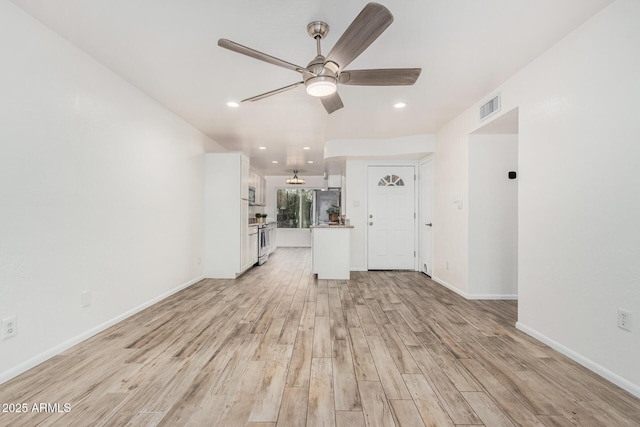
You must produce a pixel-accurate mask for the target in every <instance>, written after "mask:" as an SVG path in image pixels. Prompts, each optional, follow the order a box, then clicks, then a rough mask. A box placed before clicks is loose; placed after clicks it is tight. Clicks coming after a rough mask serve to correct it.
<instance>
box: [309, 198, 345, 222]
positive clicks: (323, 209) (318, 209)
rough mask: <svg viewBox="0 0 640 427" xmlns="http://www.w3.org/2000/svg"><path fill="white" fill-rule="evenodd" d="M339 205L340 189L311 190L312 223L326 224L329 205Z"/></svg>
mask: <svg viewBox="0 0 640 427" xmlns="http://www.w3.org/2000/svg"><path fill="white" fill-rule="evenodd" d="M333 205H335V206H340V190H314V192H313V212H312V213H313V223H314V224H327V223H328V222H329V214H328V213H327V209H329V208H330V207H331V206H333Z"/></svg>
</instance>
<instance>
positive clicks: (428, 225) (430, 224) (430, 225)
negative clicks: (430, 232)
mask: <svg viewBox="0 0 640 427" xmlns="http://www.w3.org/2000/svg"><path fill="white" fill-rule="evenodd" d="M425 225H426V226H427V227H432V226H433V224H432V223H429V224H425Z"/></svg>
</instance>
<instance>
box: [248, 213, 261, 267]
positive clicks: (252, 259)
mask: <svg viewBox="0 0 640 427" xmlns="http://www.w3.org/2000/svg"><path fill="white" fill-rule="evenodd" d="M247 236H248V239H247V240H248V242H247V245H248V246H247V248H248V254H247V259H248V263H249V267H251V266H253V265H255V264H256V263H257V262H258V245H259V242H258V225H257V224H255V225H251V226H249V233H248V235H247Z"/></svg>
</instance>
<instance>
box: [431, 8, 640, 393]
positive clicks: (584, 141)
mask: <svg viewBox="0 0 640 427" xmlns="http://www.w3.org/2000/svg"><path fill="white" fill-rule="evenodd" d="M638 22H640V2H638V1H635V0H618V1H616V2H614V3H613V4H612V5H611V6H609V7H607V8H606V9H604V10H603V11H602V12H600V13H599V14H597V15H596V16H594V17H593V18H592V19H591V20H589V21H587V22H586V23H585V24H584V25H583V26H581V27H580V28H578V29H577V30H576V31H574V32H573V33H571V34H570V35H569V36H567V37H566V38H565V39H563V40H562V41H561V42H559V43H558V44H557V45H555V46H554V47H552V48H551V49H549V50H548V51H547V52H545V53H544V54H543V55H541V56H540V57H539V58H538V59H536V60H535V61H534V62H532V63H531V64H530V65H528V66H527V67H525V68H524V69H523V70H521V71H520V72H519V73H517V74H516V75H515V76H514V77H512V78H511V79H510V80H509V81H507V82H505V84H503V85H502V86H501V87H499V88H497V89H496V93H497V92H500V93H501V95H502V112H505V111H510V110H512V109H513V108H519V146H518V170H519V177H518V202H519V206H518V212H519V214H518V295H519V304H518V308H519V322H518V325H519V327H520V328H522V329H523V330H526V331H527V332H529V333H530V334H532V335H535V336H537V337H538V338H540V339H542V340H544V341H546V342H548V343H550V344H552V345H554V346H555V347H556V348H557V349H559V350H561V351H563V352H564V353H565V354H568V355H570V356H571V357H573V358H574V359H576V360H578V361H579V362H581V363H583V364H585V365H586V366H588V367H590V368H591V369H593V370H595V371H596V372H599V373H600V374H601V375H604V376H605V377H607V378H609V379H611V380H612V381H614V382H616V383H617V384H619V385H621V386H623V387H624V388H626V389H627V390H629V391H631V392H633V393H634V394H636V395H640V370H638V365H637V361H638V360H640V339H639V336H638V334H639V333H640V328H637V327H635V329H634V330H633V331H632V332H627V331H623V330H621V329H619V328H617V326H616V313H617V309H618V308H619V307H622V308H625V309H627V310H630V311H631V312H632V313H634V315H635V316H636V317H637V316H638V313H640V287H639V286H638V283H639V282H640V264H638V262H637V260H638V258H639V257H640V240H639V239H638V236H640V222H639V221H638V217H640V198H638V197H637V196H636V194H637V193H638V190H639V188H638V187H639V186H640V179H638V176H637V159H638V158H639V157H640V145H639V144H638V140H639V139H640V122H639V121H638V120H637V111H638V109H637V104H638V99H640V85H638V78H637V76H638V75H640V54H639V53H638V52H639V51H638V48H637V47H638V46H640V27H639V26H638V25H637V23H638ZM494 94H495V93H492V94H487V97H486V98H484V99H483V100H479V102H478V104H477V105H475V106H473V107H472V108H470V109H469V110H468V111H467V112H465V113H464V114H462V115H461V116H459V117H458V118H456V119H455V120H454V121H452V122H451V123H449V124H448V125H447V126H446V127H445V128H443V130H442V131H441V132H439V134H438V138H439V139H438V152H437V153H436V198H437V202H436V208H437V217H438V218H439V219H440V221H441V222H445V223H446V227H445V228H441V229H438V231H437V233H436V234H435V243H434V246H435V249H434V253H435V254H436V255H437V256H438V257H440V258H436V263H435V268H436V272H435V274H436V275H439V276H441V277H446V280H447V282H448V284H449V285H452V286H454V287H455V288H456V289H458V290H459V291H464V292H467V291H468V289H467V287H468V280H467V274H468V265H469V262H468V261H466V257H467V254H468V249H467V248H466V247H465V246H466V245H465V240H466V238H467V236H468V231H467V226H468V220H467V218H466V217H463V216H460V217H455V216H454V213H455V211H454V210H453V209H452V208H451V206H452V203H451V201H450V200H451V193H453V192H454V191H461V192H462V195H461V198H462V199H463V200H464V199H465V197H466V195H467V190H466V188H465V182H466V180H467V176H468V169H467V164H468V150H467V146H468V143H469V142H468V139H469V137H468V135H469V134H470V133H471V132H473V131H474V130H475V129H477V128H478V127H479V126H480V123H479V120H478V118H477V117H478V116H477V114H478V107H479V105H481V104H482V103H483V102H484V101H486V100H487V99H489V98H490V97H491V96H493V95H494ZM448 214H450V216H449V217H448V218H447V215H448ZM445 219H446V221H445ZM454 245H455V246H454ZM457 245H459V246H457ZM442 257H450V258H455V259H459V260H462V261H464V263H463V264H454V271H453V272H446V271H444V269H443V266H442V260H443V258H442Z"/></svg>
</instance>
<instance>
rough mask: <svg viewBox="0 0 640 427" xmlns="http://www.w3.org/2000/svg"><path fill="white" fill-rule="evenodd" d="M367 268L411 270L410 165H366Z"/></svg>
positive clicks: (412, 197)
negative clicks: (367, 166)
mask: <svg viewBox="0 0 640 427" xmlns="http://www.w3.org/2000/svg"><path fill="white" fill-rule="evenodd" d="M367 173H368V178H367V181H368V185H367V187H368V197H367V199H368V209H367V211H368V213H367V230H368V233H367V240H368V261H367V264H368V269H369V270H414V269H415V240H416V239H415V235H416V232H415V221H416V219H415V195H414V187H415V182H414V179H415V178H414V177H415V168H414V167H413V166H369V168H368V171H367Z"/></svg>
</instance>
